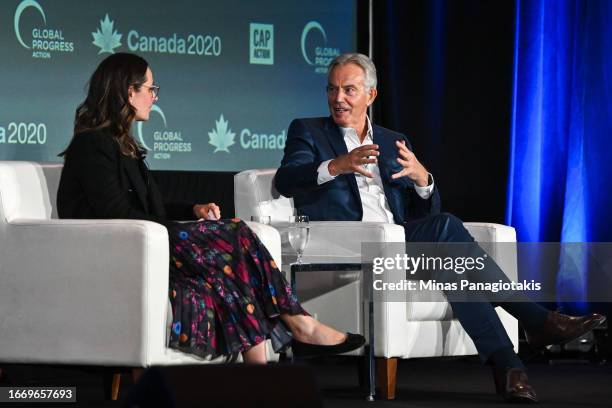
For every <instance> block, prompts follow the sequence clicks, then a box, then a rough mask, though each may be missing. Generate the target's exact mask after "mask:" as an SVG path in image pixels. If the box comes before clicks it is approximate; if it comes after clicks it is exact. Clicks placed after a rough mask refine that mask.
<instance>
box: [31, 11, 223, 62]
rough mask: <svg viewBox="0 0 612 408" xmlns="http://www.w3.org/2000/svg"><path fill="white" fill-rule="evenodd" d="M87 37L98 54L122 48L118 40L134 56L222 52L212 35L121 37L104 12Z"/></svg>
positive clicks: (218, 39)
mask: <svg viewBox="0 0 612 408" xmlns="http://www.w3.org/2000/svg"><path fill="white" fill-rule="evenodd" d="M26 1H29V0H26ZM91 35H92V36H93V39H94V40H93V42H92V44H93V45H95V46H96V47H98V48H99V51H98V54H102V53H109V54H113V53H114V52H115V51H116V50H115V48H119V47H121V46H122V40H123V41H125V45H127V47H128V49H129V50H130V51H131V52H137V53H154V54H177V55H195V56H212V57H218V56H220V55H221V51H222V43H221V37H219V36H218V35H214V34H196V33H190V34H186V35H183V34H179V33H171V34H166V35H151V34H142V33H141V32H140V31H138V30H135V29H131V30H129V31H128V33H127V36H124V35H123V34H122V33H120V32H119V31H117V29H116V28H115V21H113V20H112V19H111V17H110V15H109V14H108V13H106V15H105V16H104V18H103V19H102V20H100V25H99V27H98V28H97V30H96V31H93V32H92V33H91Z"/></svg>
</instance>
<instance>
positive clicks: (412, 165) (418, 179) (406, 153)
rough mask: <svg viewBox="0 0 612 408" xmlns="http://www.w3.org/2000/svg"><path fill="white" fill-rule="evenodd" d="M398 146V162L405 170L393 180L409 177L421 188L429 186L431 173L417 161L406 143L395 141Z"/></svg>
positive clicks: (396, 174)
mask: <svg viewBox="0 0 612 408" xmlns="http://www.w3.org/2000/svg"><path fill="white" fill-rule="evenodd" d="M395 145H396V146H397V149H398V153H399V157H398V158H397V162H398V163H399V164H401V165H402V167H403V169H402V170H401V171H399V172H397V173H395V174H393V175H392V176H391V178H392V179H397V178H400V177H404V176H405V177H408V178H409V179H410V180H412V181H414V182H415V184H416V185H417V186H419V187H427V186H428V185H429V173H428V172H427V169H426V168H425V167H423V165H422V164H421V163H420V162H419V161H418V160H417V158H416V156H415V155H414V153H412V152H411V151H410V149H408V148H407V147H406V142H405V141H403V140H402V141H401V142H400V141H399V140H396V141H395Z"/></svg>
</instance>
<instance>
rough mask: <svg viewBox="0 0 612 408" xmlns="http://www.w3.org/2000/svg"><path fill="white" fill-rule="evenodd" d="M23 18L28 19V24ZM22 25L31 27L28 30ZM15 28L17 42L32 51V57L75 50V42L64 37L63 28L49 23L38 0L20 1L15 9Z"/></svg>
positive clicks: (48, 55)
mask: <svg viewBox="0 0 612 408" xmlns="http://www.w3.org/2000/svg"><path fill="white" fill-rule="evenodd" d="M23 20H27V24H24V23H23ZM32 23H33V24H32ZM22 25H23V26H27V28H28V29H30V28H31V29H30V30H26V29H24V28H22ZM13 28H14V29H15V37H16V38H17V42H18V43H19V44H20V45H21V46H22V47H23V48H25V49H27V50H31V51H32V58H44V59H49V58H51V56H52V55H54V54H57V53H72V52H74V42H72V41H68V40H67V39H66V38H65V37H64V32H63V30H62V29H61V28H58V27H55V26H49V25H47V15H46V14H45V10H44V9H43V8H42V6H41V5H40V4H39V3H38V2H37V1H36V0H23V1H22V2H21V3H19V5H18V6H17V9H16V10H15V17H14V19H13Z"/></svg>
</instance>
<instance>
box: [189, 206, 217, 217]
mask: <svg viewBox="0 0 612 408" xmlns="http://www.w3.org/2000/svg"><path fill="white" fill-rule="evenodd" d="M193 213H194V214H195V216H196V218H198V219H205V220H218V219H220V218H221V209H220V208H219V206H218V205H217V204H215V203H208V204H196V205H194V206H193ZM211 215H212V216H211Z"/></svg>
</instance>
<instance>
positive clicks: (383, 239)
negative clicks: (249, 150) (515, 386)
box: [234, 169, 518, 398]
mask: <svg viewBox="0 0 612 408" xmlns="http://www.w3.org/2000/svg"><path fill="white" fill-rule="evenodd" d="M275 174H276V170H275V169H260V170H246V171H243V172H240V173H238V174H236V176H235V177H234V197H235V207H236V216H237V217H241V218H244V219H249V217H250V216H251V215H258V216H261V215H268V216H270V217H271V219H272V221H273V223H274V221H287V220H288V217H289V216H291V215H292V214H293V213H294V208H293V200H291V199H288V198H286V197H283V196H281V195H280V194H279V193H278V192H277V191H276V190H275V188H274V184H273V179H274V175H275ZM310 224H311V229H310V230H311V233H310V234H311V236H310V242H309V244H308V247H307V248H306V250H305V252H304V259H305V260H306V261H307V262H316V263H344V262H347V263H349V262H356V263H359V262H361V243H362V242H380V243H388V242H404V240H405V238H404V229H403V227H401V226H399V225H396V224H385V223H372V222H358V221H349V222H347V221H330V222H311V223H310ZM465 226H466V228H467V229H468V230H469V231H470V233H471V234H472V235H473V236H474V238H475V239H476V241H478V242H482V243H487V245H486V249H487V251H488V253H489V255H490V256H491V257H493V259H494V260H495V261H496V262H497V263H498V264H499V265H500V267H501V268H502V270H503V271H504V272H505V273H506V274H507V275H508V276H509V277H510V278H511V279H516V277H517V266H516V253H513V254H510V253H509V252H508V251H507V250H506V251H501V250H500V248H499V246H498V245H497V243H500V242H515V241H516V234H515V231H514V229H513V228H511V227H508V226H505V225H499V224H491V223H465ZM292 257H294V254H293V251H292V249H291V247H290V246H289V245H288V244H287V243H286V242H283V261H285V262H287V261H288V260H289V259H291V258H292ZM284 269H285V270H286V268H284ZM318 279H321V280H322V282H321V284H322V285H323V286H326V287H328V288H329V290H327V291H326V292H324V293H320V294H319V295H318V296H317V297H315V298H311V299H309V300H308V301H307V302H304V307H305V308H306V310H309V311H310V312H311V313H312V314H314V315H315V316H318V317H319V318H321V320H323V321H325V322H326V323H328V324H331V325H333V326H335V327H338V328H339V329H344V330H349V331H351V330H356V331H358V332H362V330H363V329H362V328H363V327H365V325H364V321H363V313H361V301H360V300H359V296H360V291H359V287H358V285H357V284H356V283H355V282H348V283H346V282H345V284H344V285H342V282H339V283H338V285H337V286H336V287H334V286H333V285H331V286H330V285H329V282H324V281H323V280H325V278H324V277H318ZM309 285H316V283H315V282H310V283H309ZM441 296H443V294H441ZM340 299H341V300H340ZM497 312H498V314H499V316H500V318H501V320H502V323H503V324H504V327H505V328H506V331H507V332H508V335H509V337H510V339H511V340H512V342H513V344H514V348H515V350H518V324H517V321H516V319H514V318H513V317H512V316H510V315H509V314H508V313H507V312H505V311H504V310H503V309H501V308H497ZM374 323H375V347H374V349H375V355H376V357H377V365H378V366H379V369H378V380H379V384H380V386H381V387H380V388H381V391H382V394H383V397H386V398H393V397H394V393H395V390H394V384H395V367H396V365H397V358H404V359H406V358H417V357H438V356H462V355H472V354H477V352H476V348H475V346H474V343H473V342H472V340H471V339H470V338H469V336H468V335H467V333H466V332H465V331H464V330H463V328H462V326H461V324H460V323H459V321H458V320H456V319H454V318H453V315H452V310H451V308H450V305H449V304H448V303H447V302H415V301H411V299H410V295H408V296H407V298H406V302H405V303H404V302H378V303H375V305H374Z"/></svg>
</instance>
